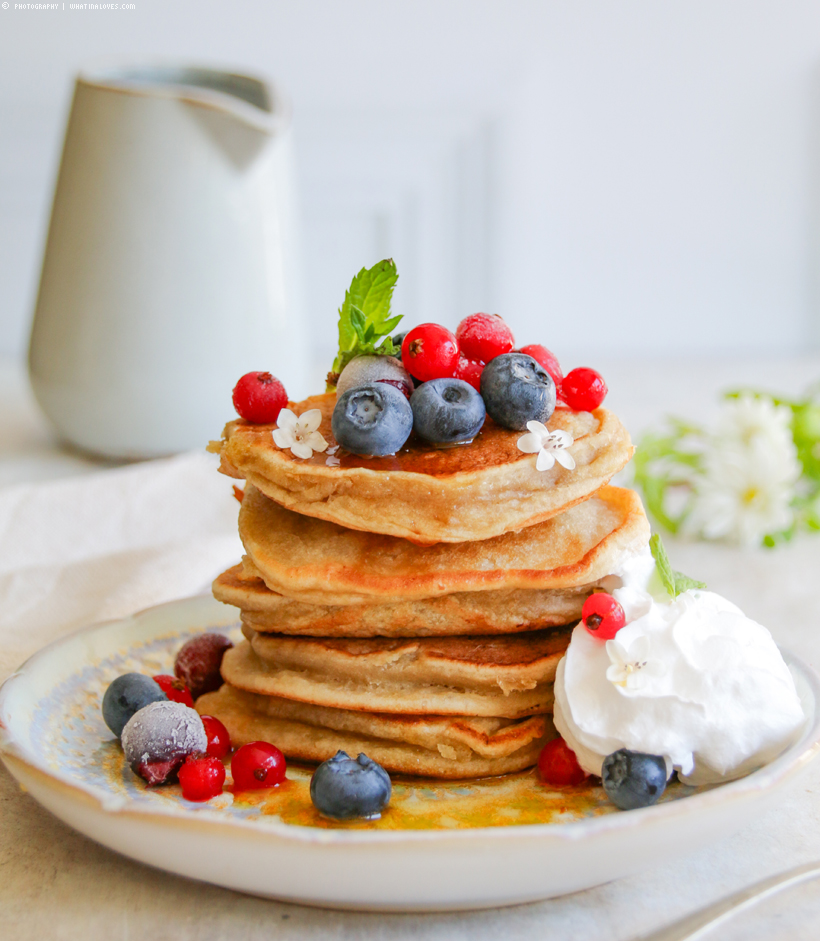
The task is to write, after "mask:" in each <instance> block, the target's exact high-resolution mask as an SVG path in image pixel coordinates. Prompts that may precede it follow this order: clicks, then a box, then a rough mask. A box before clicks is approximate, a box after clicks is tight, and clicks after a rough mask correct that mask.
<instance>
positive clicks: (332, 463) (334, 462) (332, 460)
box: [325, 454, 342, 467]
mask: <svg viewBox="0 0 820 941" xmlns="http://www.w3.org/2000/svg"><path fill="white" fill-rule="evenodd" d="M341 463H342V462H341V461H340V460H339V458H338V457H335V456H334V455H332V454H331V455H330V457H329V458H328V459H327V460H326V461H325V464H327V466H328V467H338V466H339V465H340V464H341Z"/></svg>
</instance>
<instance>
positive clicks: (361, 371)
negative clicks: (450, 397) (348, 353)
mask: <svg viewBox="0 0 820 941" xmlns="http://www.w3.org/2000/svg"><path fill="white" fill-rule="evenodd" d="M374 382H388V383H390V385H392V386H395V387H396V388H397V389H398V390H399V391H400V392H403V393H404V394H405V396H406V397H407V398H408V399H409V398H410V395H411V393H412V392H413V380H412V379H411V378H410V373H409V372H407V370H406V369H405V368H404V366H402V364H401V362H399V360H397V359H396V358H395V357H394V356H357V357H356V358H355V359H351V360H350V362H349V363H348V364H347V366H345V368H344V369H343V370H342V374H341V375H340V376H339V381H338V382H337V383H336V395H337V396H340V395H344V394H345V392H347V390H348V389H355V388H357V387H358V386H369V385H371V384H372V383H374Z"/></svg>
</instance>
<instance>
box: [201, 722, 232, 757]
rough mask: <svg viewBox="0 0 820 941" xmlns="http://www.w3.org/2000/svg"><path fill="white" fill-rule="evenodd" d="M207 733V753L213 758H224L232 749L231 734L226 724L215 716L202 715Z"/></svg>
mask: <svg viewBox="0 0 820 941" xmlns="http://www.w3.org/2000/svg"><path fill="white" fill-rule="evenodd" d="M201 718H202V724H203V726H205V734H206V735H207V736H208V747H207V748H206V749H205V751H206V754H208V755H210V756H211V758H224V757H225V755H227V754H228V752H229V751H230V750H231V736H230V734H229V733H228V730H227V729H226V728H225V726H224V725H223V724H222V723H221V722H220V721H219V719H215V718H214V717H213V716H202V717H201Z"/></svg>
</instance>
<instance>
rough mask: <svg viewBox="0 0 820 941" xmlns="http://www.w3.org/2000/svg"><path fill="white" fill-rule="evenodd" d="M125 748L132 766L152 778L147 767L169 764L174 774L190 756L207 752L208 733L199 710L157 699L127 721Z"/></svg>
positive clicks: (166, 765)
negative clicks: (145, 770) (145, 771)
mask: <svg viewBox="0 0 820 941" xmlns="http://www.w3.org/2000/svg"><path fill="white" fill-rule="evenodd" d="M122 749H123V751H124V752H125V760H126V761H127V762H128V764H129V765H130V766H131V769H132V770H133V771H136V772H137V774H141V775H142V776H143V777H145V778H146V780H150V778H149V775H148V774H146V773H144V768H145V767H146V766H147V767H148V768H149V769H150V766H152V765H161V766H165V770H166V771H167V772H168V773H169V774H170V773H171V772H172V771H175V770H176V769H177V768H178V767H179V766H180V765H181V764H182V762H183V761H184V760H185V758H186V757H187V756H188V755H197V754H203V755H204V754H205V752H206V751H207V749H208V736H207V735H206V734H205V726H204V725H203V724H202V719H200V717H199V714H198V713H197V712H196V710H194V709H191V708H190V707H189V706H183V705H182V703H179V702H153V703H150V704H149V705H147V706H145V708H144V709H140V711H139V712H136V713H134V715H133V716H131V718H130V719H129V720H128V722H127V723H126V725H125V728H124V729H123V730H122ZM151 783H159V782H157V781H151Z"/></svg>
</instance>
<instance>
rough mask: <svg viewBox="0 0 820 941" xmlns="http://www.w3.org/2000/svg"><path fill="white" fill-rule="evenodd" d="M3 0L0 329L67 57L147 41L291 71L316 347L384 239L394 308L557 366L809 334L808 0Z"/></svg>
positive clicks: (175, 55) (17, 341)
mask: <svg viewBox="0 0 820 941" xmlns="http://www.w3.org/2000/svg"><path fill="white" fill-rule="evenodd" d="M10 2H11V5H10V8H9V9H7V10H3V9H0V353H6V354H11V355H13V356H22V355H23V353H24V350H25V346H26V343H27V337H28V329H29V318H30V315H31V310H32V306H33V301H34V295H35V290H36V282H37V277H38V266H39V261H40V254H41V250H42V243H43V238H44V231H45V226H46V225H47V219H48V210H49V202H50V196H51V188H52V186H53V181H54V176H55V172H56V167H57V163H58V160H59V153H60V147H61V142H62V132H63V127H64V121H65V117H66V114H67V107H68V104H69V102H70V95H71V87H72V75H73V73H74V71H75V70H76V69H77V67H78V66H79V65H80V64H82V63H86V62H88V61H89V60H94V59H98V58H100V57H106V58H109V57H115V58H124V59H144V58H145V57H148V56H150V57H157V56H158V57H162V58H166V59H167V58H172V59H180V60H194V61H197V62H201V63H205V64H216V65H229V66H233V67H239V68H242V67H245V68H248V69H252V70H258V71H261V72H264V73H268V74H269V75H271V76H273V77H274V78H275V79H276V80H277V81H278V82H279V83H280V84H281V85H282V87H283V88H285V89H286V90H287V92H288V94H289V96H290V98H291V101H292V103H293V108H294V114H295V121H296V124H295V127H296V141H297V148H298V153H299V159H300V184H301V197H302V207H303V219H304V234H305V247H306V258H307V261H308V264H307V272H306V274H307V279H306V282H307V290H308V317H309V319H310V330H311V333H312V335H313V336H314V337H315V338H316V345H317V349H318V352H320V353H322V354H326V353H327V354H329V352H330V347H331V345H332V344H331V342H330V339H332V334H333V331H334V323H335V310H336V307H337V306H338V304H339V303H340V301H341V298H342V295H343V291H344V288H345V286H346V285H347V283H348V281H349V279H350V277H351V275H352V274H353V272H354V271H356V270H358V268H359V267H361V266H362V265H365V264H371V263H372V262H374V261H376V260H377V259H378V258H380V257H384V256H386V255H393V256H394V257H395V259H396V261H397V264H398V266H399V271H400V272H401V281H400V288H399V289H398V290H397V295H396V300H397V308H398V309H399V310H400V312H402V313H405V314H407V315H408V317H409V319H410V320H412V321H416V322H418V321H421V320H431V319H434V320H441V321H443V322H445V323H448V324H449V325H451V326H453V327H454V326H455V324H456V322H457V321H458V320H459V319H460V318H461V317H462V316H464V315H465V314H466V313H469V312H471V311H473V310H477V309H483V310H492V311H497V312H500V313H502V314H503V315H504V316H505V317H506V318H507V319H508V320H509V322H510V323H511V324H512V325H513V326H514V328H515V330H516V333H517V335H518V338H519V341H520V342H522V343H523V342H535V341H540V342H544V343H546V344H547V345H548V346H550V347H551V348H553V349H554V350H555V351H556V352H557V353H558V354H559V356H560V357H561V358H562V360H563V361H564V365H565V367H566V366H569V367H571V366H572V365H577V364H578V363H579V362H580V361H582V360H586V361H588V362H592V361H593V360H594V357H595V356H596V355H604V354H613V355H622V354H624V355H625V354H639V355H643V354H647V353H651V354H661V355H665V354H670V353H673V352H681V353H685V354H690V353H697V352H707V353H725V352H731V351H737V352H744V353H745V352H752V353H768V352H780V353H787V352H790V351H796V350H802V349H805V348H806V347H807V346H809V345H814V344H815V342H816V341H817V340H818V338H820V300H818V298H819V297H820V292H818V291H817V290H816V282H818V279H817V277H816V272H817V271H818V269H820V247H819V246H820V243H819V242H818V237H817V232H818V218H820V133H818V127H820V123H819V119H820V3H818V2H817V0H737V2H735V0H702V2H701V0H685V2H680V0H665V2H663V3H658V2H657V0H634V2H625V0H566V2H563V0H559V2H548V0H536V2H529V0H505V2H500V0H463V2H462V0H431V2H427V0H413V2H408V0H382V2H377V0H342V2H340V0H231V2H229V0H221V2H216V0H134V3H135V5H136V10H133V11H125V10H118V11H106V10H85V11H78V10H70V9H69V3H68V2H66V3H65V7H66V9H64V10H62V9H61V10H56V11H45V10H15V9H14V5H15V4H14V2H13V0H10ZM59 2H60V3H62V0H59ZM818 283H820V282H818Z"/></svg>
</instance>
